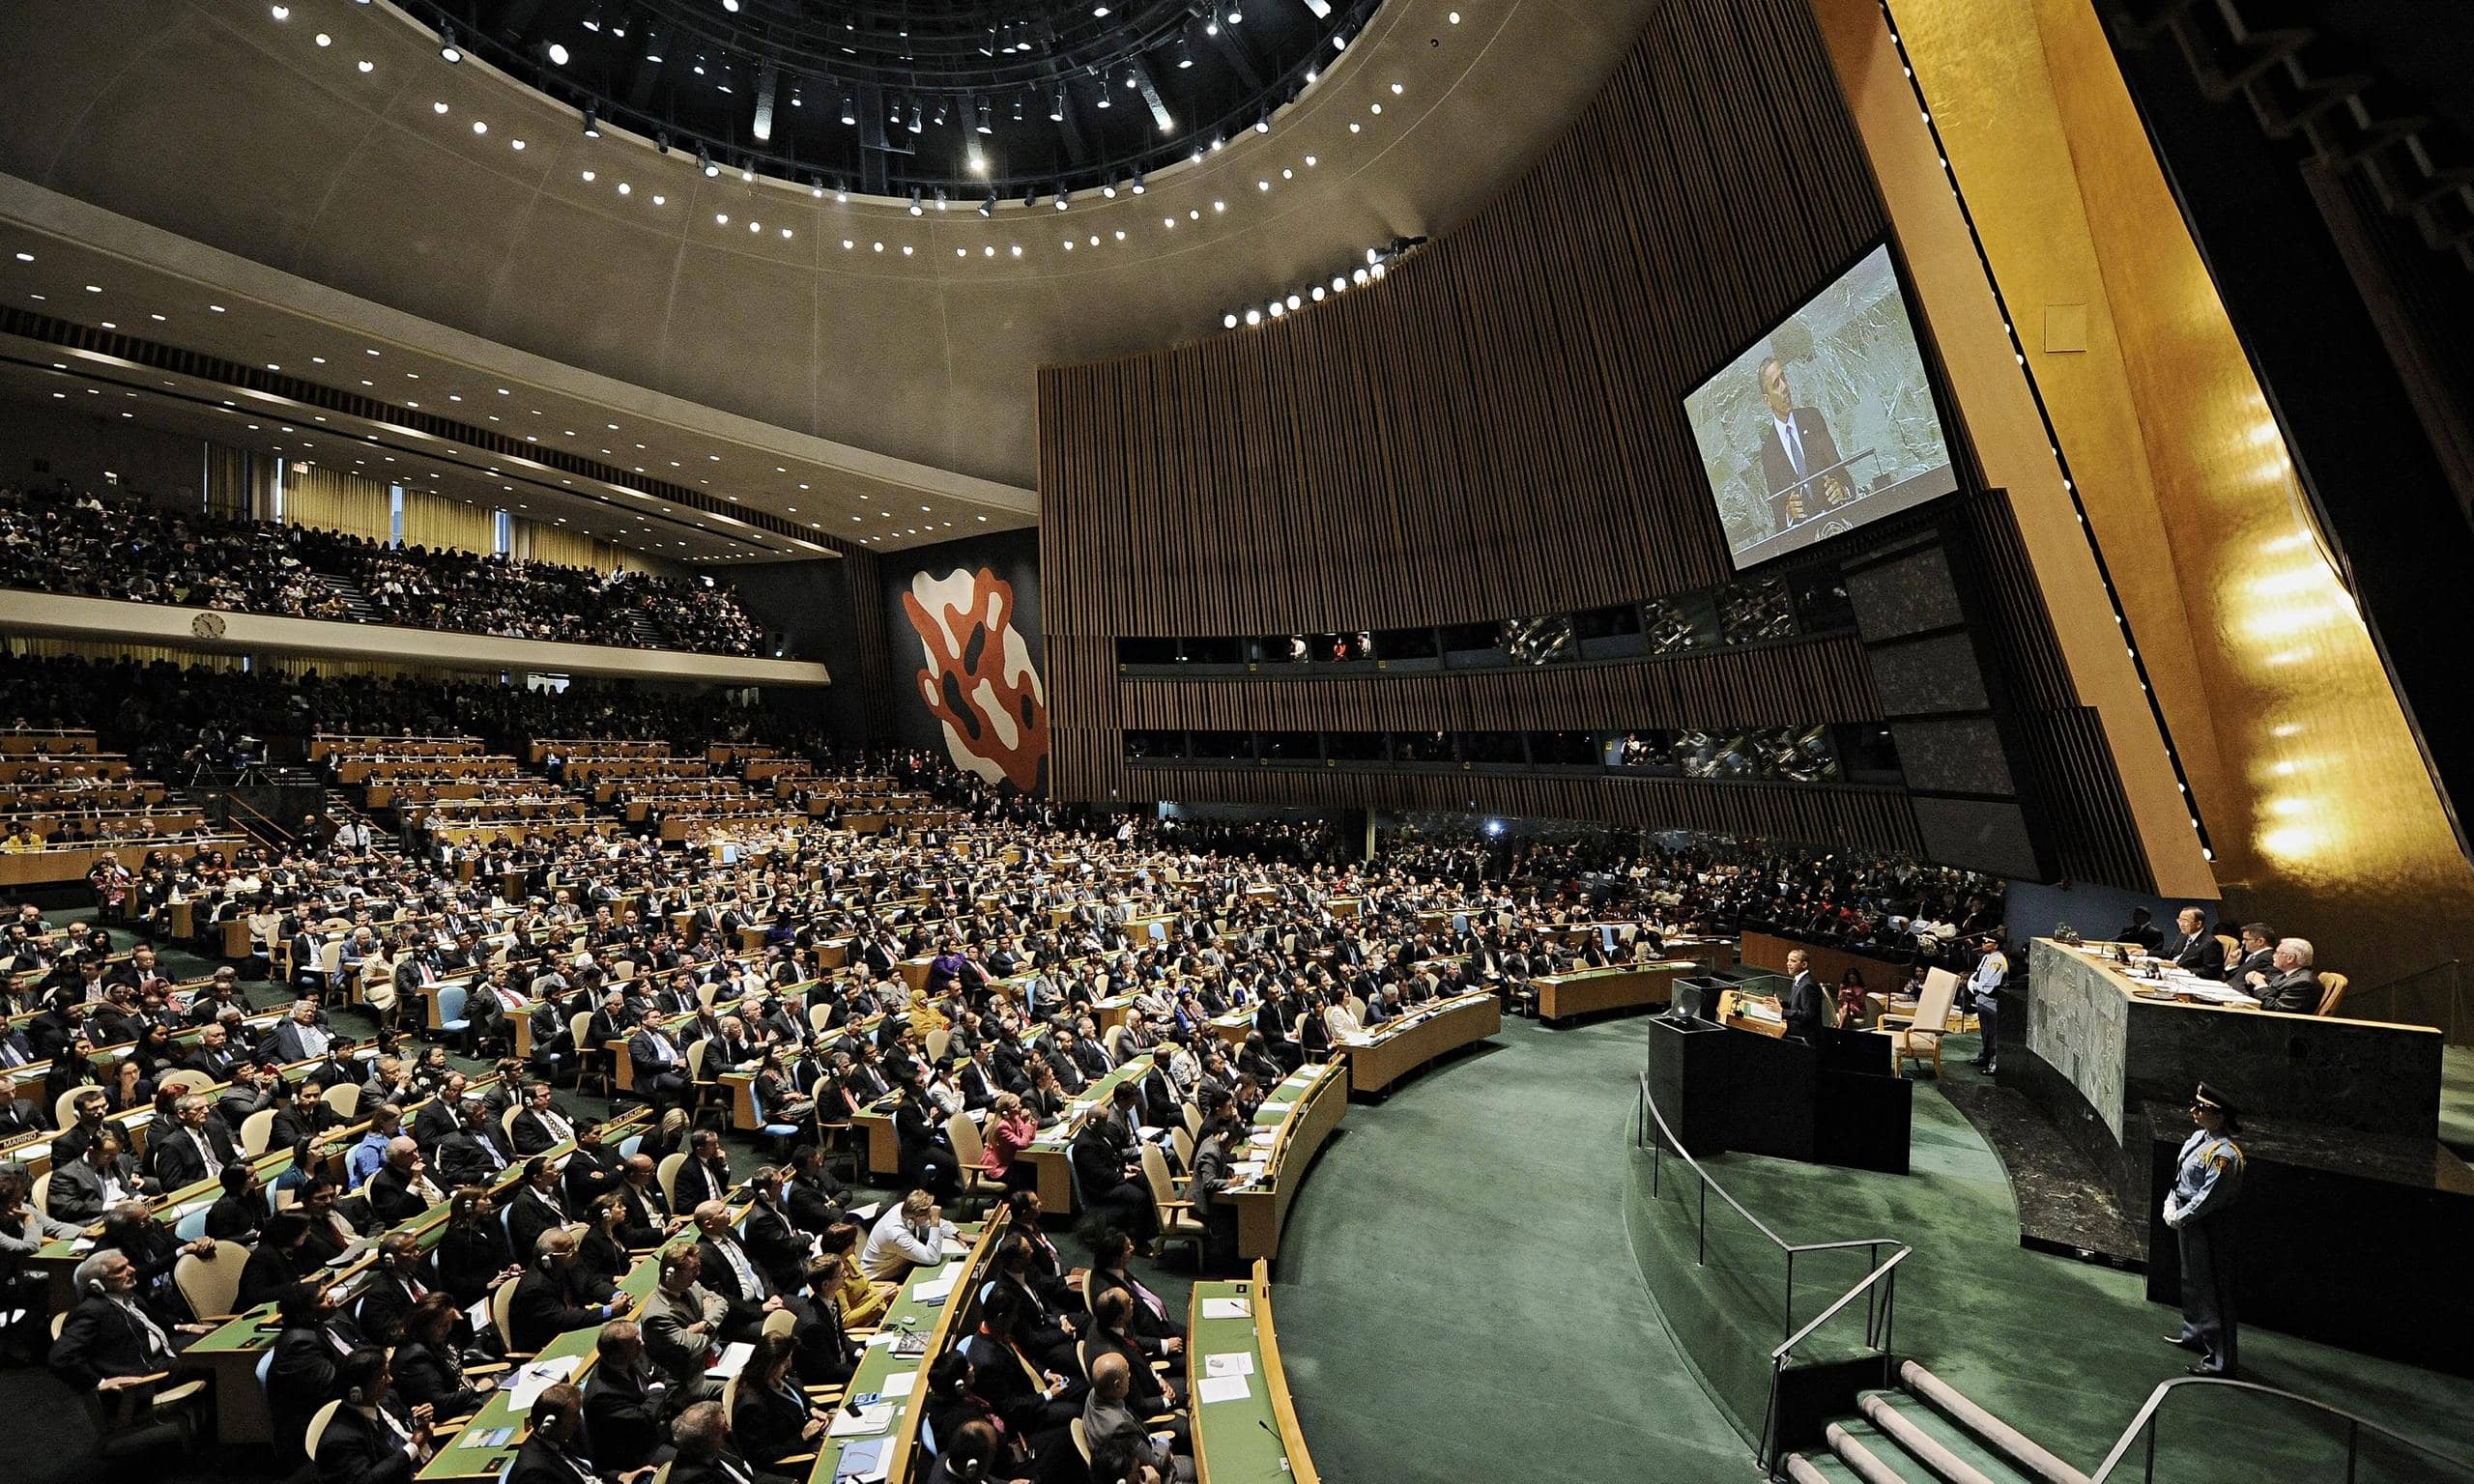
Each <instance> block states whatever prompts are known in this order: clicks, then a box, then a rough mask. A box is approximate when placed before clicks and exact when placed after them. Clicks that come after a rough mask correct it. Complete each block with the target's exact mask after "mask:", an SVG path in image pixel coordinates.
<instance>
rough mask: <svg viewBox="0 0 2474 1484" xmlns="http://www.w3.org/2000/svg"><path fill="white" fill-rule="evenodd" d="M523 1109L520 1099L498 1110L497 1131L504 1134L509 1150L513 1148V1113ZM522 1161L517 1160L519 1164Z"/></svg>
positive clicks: (515, 1113)
mask: <svg viewBox="0 0 2474 1484" xmlns="http://www.w3.org/2000/svg"><path fill="white" fill-rule="evenodd" d="M523 1111H524V1104H523V1103H522V1102H520V1101H519V1102H510V1103H508V1104H507V1105H506V1106H505V1107H504V1108H502V1109H500V1110H499V1132H500V1133H501V1134H503V1135H504V1136H505V1138H506V1147H507V1148H508V1149H510V1150H512V1149H514V1148H515V1115H517V1114H518V1113H521V1112H523ZM522 1162H523V1161H522V1160H518V1161H517V1163H519V1164H520V1163H522Z"/></svg>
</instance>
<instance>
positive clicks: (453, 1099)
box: [413, 1071, 471, 1155]
mask: <svg viewBox="0 0 2474 1484" xmlns="http://www.w3.org/2000/svg"><path fill="white" fill-rule="evenodd" d="M470 1085H471V1084H470V1083H468V1082H467V1081H466V1080H465V1077H464V1073H462V1072H460V1071H450V1072H448V1073H447V1074H446V1081H445V1082H444V1083H442V1084H440V1086H439V1089H438V1096H437V1097H435V1098H432V1099H429V1100H428V1101H427V1102H424V1103H422V1104H421V1108H420V1111H419V1112H417V1113H416V1114H414V1115H413V1142H414V1143H416V1144H418V1145H419V1146H420V1147H421V1148H422V1149H424V1150H426V1151H428V1152H429V1153H430V1154H432V1155H436V1154H437V1153H438V1147H439V1146H440V1145H441V1144H444V1143H446V1140H447V1138H448V1137H449V1136H450V1135H452V1134H453V1133H454V1132H455V1131H456V1130H457V1129H458V1128H461V1127H464V1089H465V1088H466V1087H468V1086H470Z"/></svg>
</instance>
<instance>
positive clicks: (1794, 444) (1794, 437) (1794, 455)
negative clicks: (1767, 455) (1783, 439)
mask: <svg viewBox="0 0 2474 1484" xmlns="http://www.w3.org/2000/svg"><path fill="white" fill-rule="evenodd" d="M1787 455H1788V457H1789V458H1791V459H1793V460H1794V461H1795V465H1796V477H1797V478H1798V479H1801V478H1803V477H1804V472H1805V471H1804V434H1803V430H1802V429H1800V428H1798V427H1797V426H1796V419H1795V418H1794V416H1792V415H1790V416H1789V417H1788V418H1787Z"/></svg>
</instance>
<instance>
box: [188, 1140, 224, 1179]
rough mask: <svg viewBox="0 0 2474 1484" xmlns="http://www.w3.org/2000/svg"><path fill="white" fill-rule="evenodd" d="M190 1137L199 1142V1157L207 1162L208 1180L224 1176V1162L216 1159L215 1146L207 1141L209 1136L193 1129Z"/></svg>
mask: <svg viewBox="0 0 2474 1484" xmlns="http://www.w3.org/2000/svg"><path fill="white" fill-rule="evenodd" d="M189 1137H190V1138H192V1139H194V1140H196V1141H197V1153H198V1157H199V1158H201V1159H203V1160H205V1161H206V1178H207V1179H209V1180H213V1179H215V1178H216V1176H218V1175H220V1174H222V1173H223V1161H222V1160H220V1159H217V1158H216V1157H215V1145H214V1144H213V1143H212V1142H210V1141H209V1140H208V1139H207V1136H206V1135H205V1134H203V1133H201V1132H199V1131H198V1130H197V1129H195V1128H192V1129H190V1130H189Z"/></svg>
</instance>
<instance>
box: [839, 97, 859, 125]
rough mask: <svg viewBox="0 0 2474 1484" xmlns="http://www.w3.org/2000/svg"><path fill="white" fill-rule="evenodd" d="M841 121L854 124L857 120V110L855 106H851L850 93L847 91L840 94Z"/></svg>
mask: <svg viewBox="0 0 2474 1484" xmlns="http://www.w3.org/2000/svg"><path fill="white" fill-rule="evenodd" d="M842 122H843V123H845V124H856V123H858V122H859V111H858V109H857V108H855V107H853V106H852V104H851V101H850V95H849V94H848V93H845V94H843V95H842Z"/></svg>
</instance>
